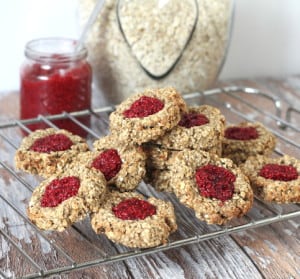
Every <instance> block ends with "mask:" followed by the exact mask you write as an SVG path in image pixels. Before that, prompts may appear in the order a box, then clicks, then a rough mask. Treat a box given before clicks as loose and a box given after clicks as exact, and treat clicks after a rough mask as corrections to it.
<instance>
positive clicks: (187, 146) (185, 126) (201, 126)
mask: <svg viewBox="0 0 300 279" xmlns="http://www.w3.org/2000/svg"><path fill="white" fill-rule="evenodd" d="M224 129H225V117H224V116H223V115H222V114H221V112H220V111H219V110H218V109H217V108H214V107H212V106H208V105H202V106H197V107H196V106H194V107H187V110H186V111H185V112H184V113H183V114H182V115H181V118H180V121H179V122H178V123H177V125H176V126H174V127H173V128H172V129H171V130H170V131H168V132H166V133H165V134H164V135H163V136H161V137H159V138H158V139H157V140H152V141H151V142H148V143H146V144H144V149H145V151H146V154H147V163H146V169H147V174H146V179H145V180H146V181H147V182H148V183H149V184H151V185H152V186H153V187H155V188H156V190H158V191H167V192H173V190H172V184H171V183H170V182H171V180H170V176H171V175H172V174H171V172H170V169H171V165H172V164H173V161H174V159H175V157H176V156H177V154H178V152H179V151H183V150H203V151H206V152H209V153H211V154H216V155H218V156H221V154H222V139H223V134H224Z"/></svg>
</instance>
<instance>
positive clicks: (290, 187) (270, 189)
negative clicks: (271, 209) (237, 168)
mask: <svg viewBox="0 0 300 279" xmlns="http://www.w3.org/2000/svg"><path fill="white" fill-rule="evenodd" d="M241 168H242V170H243V172H244V173H245V174H246V175H247V176H248V178H249V180H250V183H251V186H252V188H253V191H254V194H255V195H256V196H257V197H258V198H260V199H262V200H265V201H268V202H275V203H298V202H300V175H299V174H300V161H299V160H298V159H296V158H294V157H291V156H288V155H284V156H282V157H279V158H268V157H265V156H256V157H250V158H248V160H247V161H246V162H245V164H243V165H242V166H241Z"/></svg>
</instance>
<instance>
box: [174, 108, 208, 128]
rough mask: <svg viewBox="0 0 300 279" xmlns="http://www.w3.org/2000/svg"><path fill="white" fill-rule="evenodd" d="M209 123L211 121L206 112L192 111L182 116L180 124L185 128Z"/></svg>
mask: <svg viewBox="0 0 300 279" xmlns="http://www.w3.org/2000/svg"><path fill="white" fill-rule="evenodd" d="M207 123H209V120H208V118H207V117H206V116H205V115H204V114H202V113H197V112H190V113H186V114H184V115H183V116H182V118H181V120H180V121H179V123H178V125H179V126H181V127H185V128H191V127H195V126H201V125H204V124H207Z"/></svg>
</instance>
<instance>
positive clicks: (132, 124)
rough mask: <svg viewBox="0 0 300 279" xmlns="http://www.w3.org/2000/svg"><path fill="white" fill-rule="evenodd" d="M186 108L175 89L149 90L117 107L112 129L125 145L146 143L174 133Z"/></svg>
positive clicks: (111, 120) (111, 121)
mask: <svg viewBox="0 0 300 279" xmlns="http://www.w3.org/2000/svg"><path fill="white" fill-rule="evenodd" d="M186 109H187V108H186V104H185V102H184V100H183V98H182V96H181V95H180V93H179V92H177V91H176V90H175V89H174V88H171V87H169V88H161V89H148V90H145V91H144V92H142V93H139V94H136V95H133V96H131V97H129V98H128V99H126V100H125V101H123V102H122V103H121V104H120V105H119V106H117V108H116V110H115V111H114V112H112V113H111V114H110V118H109V119H110V130H111V132H112V133H113V134H116V135H117V136H118V138H119V139H120V141H123V142H124V144H125V143H127V144H130V143H137V144H142V143H144V142H148V141H150V140H155V139H157V138H158V137H160V136H162V135H163V134H164V133H165V132H166V131H169V130H171V129H172V128H173V127H174V126H175V125H177V123H178V122H179V120H180V118H181V114H182V113H183V112H185V111H186Z"/></svg>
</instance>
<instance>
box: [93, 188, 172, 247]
mask: <svg viewBox="0 0 300 279" xmlns="http://www.w3.org/2000/svg"><path fill="white" fill-rule="evenodd" d="M141 209H142V210H141ZM91 224H92V227H93V229H94V231H95V232H96V233H97V234H100V233H103V234H105V235H106V236H107V237H108V238H109V239H110V240H112V241H114V242H117V243H120V244H123V245H125V246H128V247H132V248H148V247H154V246H158V245H160V244H165V243H166V242H167V239H168V237H169V235H170V233H172V232H174V231H175V230H176V229H177V224H176V218H175V214H174V208H173V205H172V204H171V203H170V202H167V201H163V200H159V199H156V198H153V197H151V198H149V199H147V200H145V198H144V197H143V196H142V195H140V194H137V193H133V192H126V193H119V192H111V193H110V194H109V196H108V198H107V199H106V202H105V204H104V205H103V206H102V207H101V208H100V209H99V211H98V212H97V213H94V214H92V216H91Z"/></svg>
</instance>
